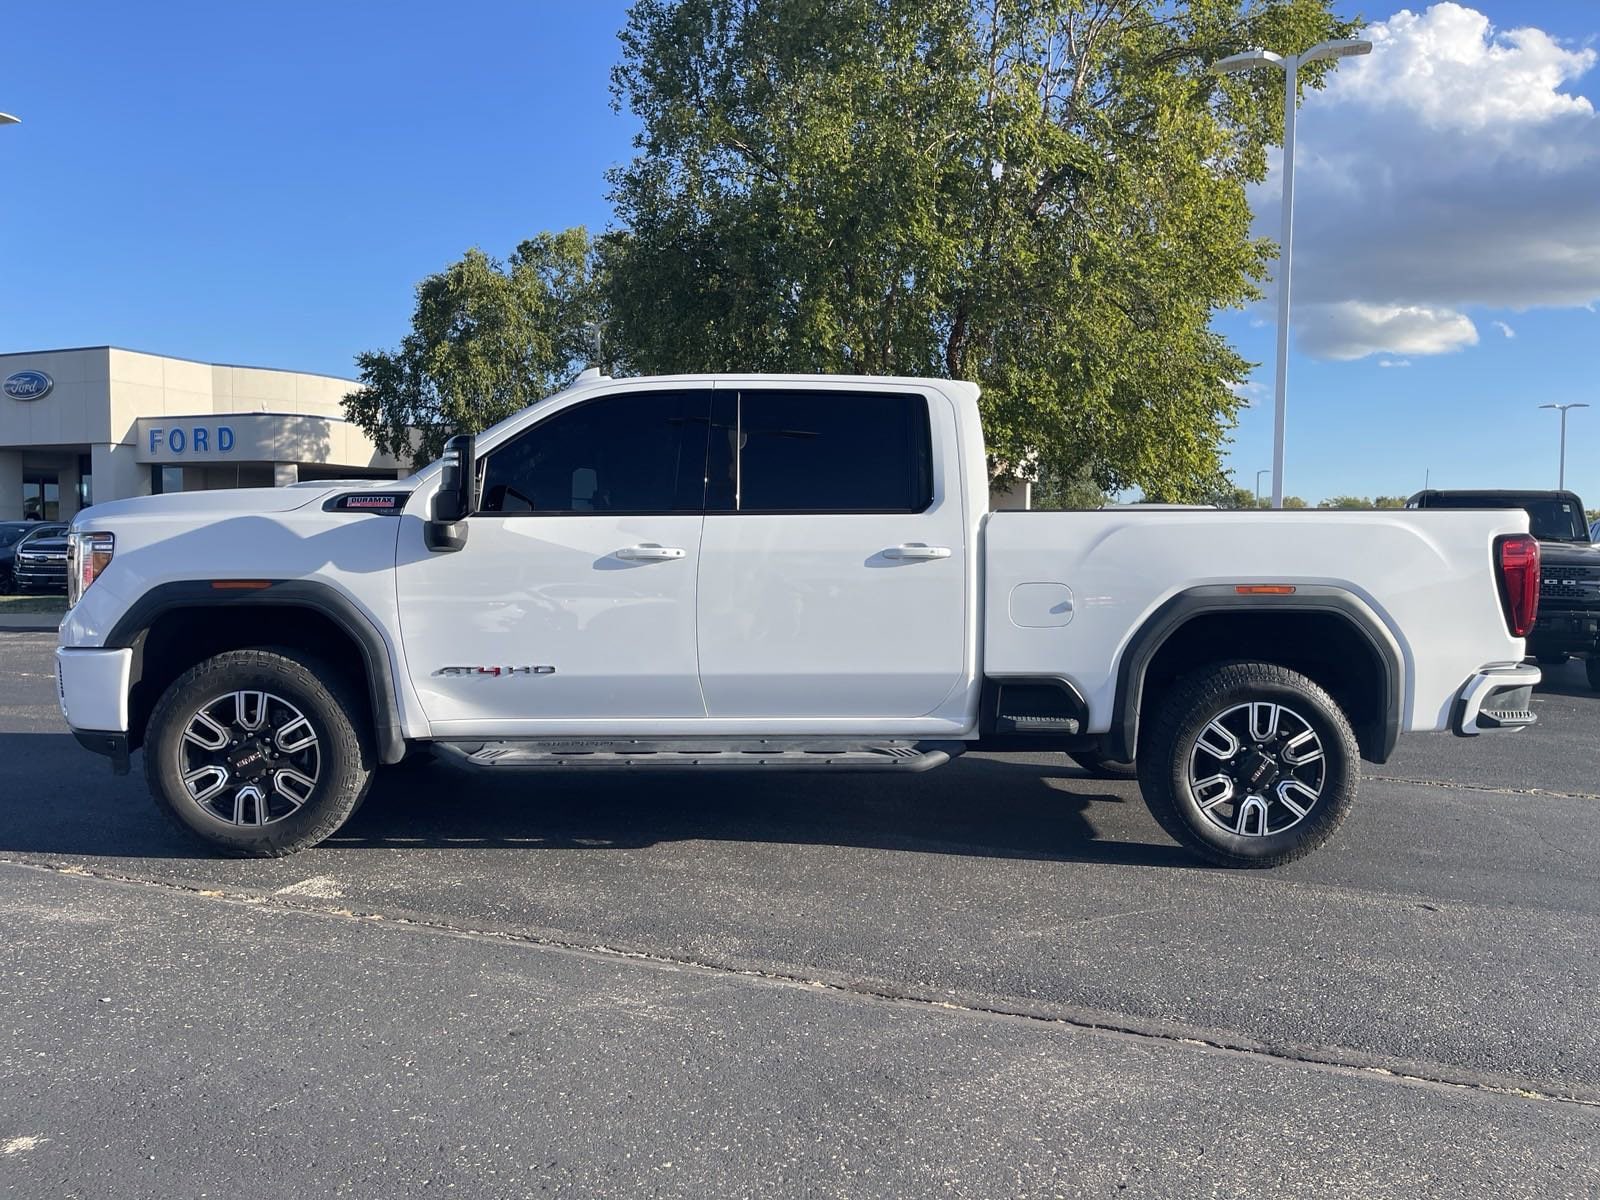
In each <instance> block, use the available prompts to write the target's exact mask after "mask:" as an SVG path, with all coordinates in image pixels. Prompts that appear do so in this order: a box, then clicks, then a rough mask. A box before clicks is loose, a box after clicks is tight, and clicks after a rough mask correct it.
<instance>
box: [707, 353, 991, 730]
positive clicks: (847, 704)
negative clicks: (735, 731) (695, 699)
mask: <svg viewBox="0 0 1600 1200" xmlns="http://www.w3.org/2000/svg"><path fill="white" fill-rule="evenodd" d="M714 412H715V416H714V418H713V422H712V426H713V428H712V438H711V442H712V449H711V454H710V456H709V457H710V466H709V468H708V483H707V513H706V522H705V528H704V533H703V535H702V539H701V547H700V585H699V600H698V634H699V650H700V682H701V688H702V690H703V692H704V695H705V703H706V715H707V716H708V717H711V718H797V719H806V718H826V719H852V718H877V719H906V718H918V717H924V716H927V715H928V714H932V713H934V712H935V711H936V710H939V709H940V707H941V705H942V704H944V703H945V702H946V701H947V700H948V699H949V698H950V697H951V696H952V694H953V693H957V692H959V691H960V685H962V683H963V682H964V681H965V679H966V677H967V675H968V673H969V668H968V666H967V663H968V660H969V655H968V647H967V644H966V643H967V625H968V620H967V616H968V606H969V605H970V604H972V603H973V602H974V600H973V597H972V596H971V595H969V592H970V590H971V589H970V588H969V586H968V556H969V552H970V547H969V546H968V545H967V532H966V522H965V521H964V519H963V515H962V505H961V496H962V489H961V487H960V481H959V478H957V475H958V473H959V466H958V456H957V455H956V454H955V453H954V447H955V445H956V439H957V427H956V416H955V411H954V408H953V405H952V404H951V402H950V401H949V399H948V398H947V397H945V396H943V395H942V394H940V393H939V392H937V391H934V390H932V389H927V388H922V387H918V386H914V385H905V384H896V383H894V382H892V381H885V382H884V383H883V384H881V385H880V384H876V383H862V382H851V381H842V380H841V381H840V382H839V383H837V384H832V383H827V382H786V381H751V382H750V383H749V384H748V385H745V384H725V383H722V382H719V384H718V388H717V391H716V401H715V405H714Z"/></svg>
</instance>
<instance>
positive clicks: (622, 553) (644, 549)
mask: <svg viewBox="0 0 1600 1200" xmlns="http://www.w3.org/2000/svg"><path fill="white" fill-rule="evenodd" d="M686 553H687V551H685V550H683V549H681V548H679V547H677V546H658V545H656V544H655V543H654V542H646V543H645V544H644V545H642V546H625V547H624V548H623V549H621V550H618V551H617V552H616V554H615V555H614V557H616V558H620V559H624V560H625V561H627V562H666V561H667V560H668V559H673V558H682V557H683V556H684V555H685V554H686Z"/></svg>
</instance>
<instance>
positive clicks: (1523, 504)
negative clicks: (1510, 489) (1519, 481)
mask: <svg viewBox="0 0 1600 1200" xmlns="http://www.w3.org/2000/svg"><path fill="white" fill-rule="evenodd" d="M1422 507H1425V508H1520V509H1523V510H1525V511H1526V512H1527V514H1528V531H1529V532H1530V533H1532V534H1533V536H1534V537H1536V538H1538V539H1539V540H1540V541H1542V542H1584V541H1588V540H1589V534H1588V531H1587V530H1586V529H1584V527H1583V521H1584V511H1583V509H1582V508H1581V507H1580V506H1579V505H1577V504H1575V503H1574V502H1573V501H1571V500H1568V499H1565V498H1563V497H1560V496H1551V497H1539V498H1525V499H1519V498H1516V497H1512V496H1493V495H1489V496H1472V495H1466V496H1440V495H1434V496H1428V497H1426V498H1425V499H1424V500H1423V501H1422Z"/></svg>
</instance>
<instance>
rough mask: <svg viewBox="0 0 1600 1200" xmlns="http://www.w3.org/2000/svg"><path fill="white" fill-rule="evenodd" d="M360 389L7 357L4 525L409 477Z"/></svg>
mask: <svg viewBox="0 0 1600 1200" xmlns="http://www.w3.org/2000/svg"><path fill="white" fill-rule="evenodd" d="M356 386H357V385H356V383H355V382H354V381H352V380H349V379H337V378H334V377H333V376H329V375H307V374H303V373H300V372H296V371H277V370H270V369H265V368H260V367H232V366H223V365H215V364H212V363H201V362H192V361H190V360H188V359H182V358H163V357H161V356H159V355H155V354H141V353H139V352H138V351H134V350H122V349H119V348H117V347H115V346H88V347H83V348H81V349H76V350H42V351H38V352H29V353H19V354H0V521H3V520H16V519H17V518H19V517H38V518H44V519H47V520H56V519H59V520H67V519H70V518H71V517H72V516H73V514H75V513H76V512H77V511H78V510H79V509H80V508H84V507H87V506H88V505H90V504H93V503H96V502H101V501H106V500H120V499H123V498H125V497H128V496H148V495H151V494H152V493H158V492H173V491H194V490H197V489H202V488H225V487H272V486H274V485H278V486H282V485H283V484H288V483H294V482H296V481H297V480H301V479H352V478H359V479H393V478H395V477H396V476H397V475H399V474H403V473H404V472H403V471H401V470H400V469H399V464H398V463H397V462H396V461H395V460H394V459H393V458H390V457H388V456H387V455H382V454H379V453H378V451H377V449H376V448H375V447H374V446H373V444H372V442H371V440H370V439H369V438H368V437H367V436H366V435H365V434H364V433H362V432H361V430H360V429H358V428H357V427H356V426H354V425H352V424H350V422H348V421H346V420H345V419H344V410H343V408H342V406H341V404H340V401H341V399H342V398H343V397H344V395H345V394H346V393H347V392H349V391H351V390H353V389H354V388H355V387H356Z"/></svg>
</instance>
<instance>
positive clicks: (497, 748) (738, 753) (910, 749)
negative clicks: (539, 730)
mask: <svg viewBox="0 0 1600 1200" xmlns="http://www.w3.org/2000/svg"><path fill="white" fill-rule="evenodd" d="M431 745H432V746H433V747H434V749H436V750H438V751H441V752H442V753H444V754H445V755H446V756H447V757H448V758H449V759H451V760H453V761H455V762H459V763H462V764H463V765H465V766H469V767H474V768H478V769H482V770H492V771H531V770H540V769H545V768H555V769H566V770H597V769H605V768H613V769H618V768H620V769H629V768H631V769H633V770H674V769H680V768H684V767H698V768H723V769H731V770H757V769H761V770H790V771H824V770H833V771H907V772H915V771H926V770H929V769H931V768H933V767H939V766H943V765H944V764H945V763H947V762H949V761H950V760H951V759H952V758H955V757H956V756H958V755H959V754H960V753H961V752H962V751H963V750H964V749H965V748H966V747H965V744H964V743H961V742H911V741H889V742H858V741H851V740H848V739H827V740H824V739H820V738H745V739H715V738H664V739H626V738H621V739H616V740H608V739H604V738H585V739H581V740H578V741H571V740H568V741H561V740H556V739H543V738H529V739H525V740H516V741H504V742H484V741H470V742H433V743H431Z"/></svg>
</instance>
